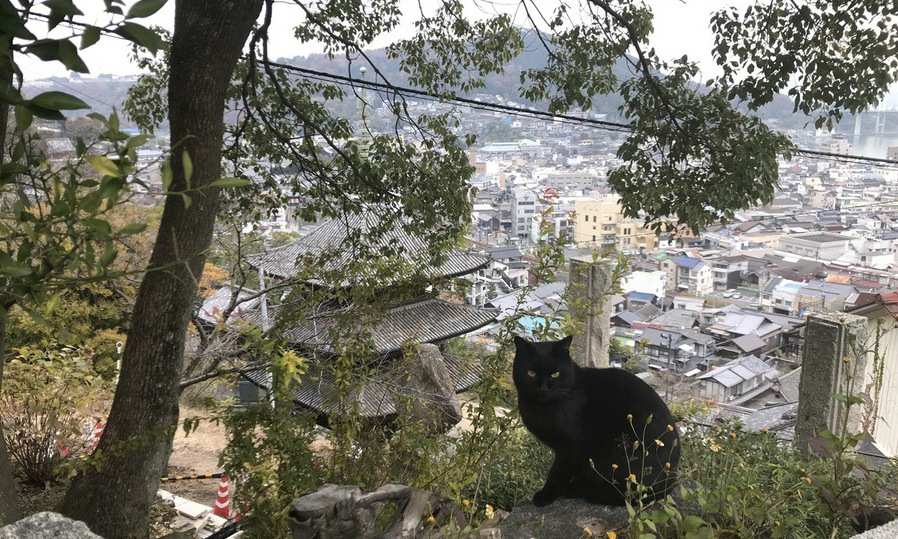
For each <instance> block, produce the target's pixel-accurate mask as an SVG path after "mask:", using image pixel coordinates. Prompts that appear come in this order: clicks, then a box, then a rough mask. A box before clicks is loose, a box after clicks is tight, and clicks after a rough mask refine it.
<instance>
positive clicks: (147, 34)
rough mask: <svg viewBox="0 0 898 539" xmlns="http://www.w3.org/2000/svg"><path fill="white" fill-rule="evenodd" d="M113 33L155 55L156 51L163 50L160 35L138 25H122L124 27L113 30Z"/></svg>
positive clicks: (130, 23)
mask: <svg viewBox="0 0 898 539" xmlns="http://www.w3.org/2000/svg"><path fill="white" fill-rule="evenodd" d="M113 32H115V33H116V34H118V35H120V36H122V37H123V38H125V39H127V40H128V41H132V42H134V43H137V44H138V45H140V46H141V47H144V48H146V49H147V50H149V51H150V52H152V53H153V54H155V53H156V51H158V50H159V49H160V48H162V38H161V37H159V34H157V33H156V32H154V31H152V30H150V29H149V28H147V27H145V26H141V25H139V24H137V23H133V22H126V23H122V25H121V26H119V27H118V28H116V29H115V30H113Z"/></svg>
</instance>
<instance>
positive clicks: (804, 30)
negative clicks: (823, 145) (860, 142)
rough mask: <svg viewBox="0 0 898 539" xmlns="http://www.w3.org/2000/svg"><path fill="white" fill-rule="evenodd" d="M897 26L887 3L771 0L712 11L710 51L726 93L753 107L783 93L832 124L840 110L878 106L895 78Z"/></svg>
mask: <svg viewBox="0 0 898 539" xmlns="http://www.w3.org/2000/svg"><path fill="white" fill-rule="evenodd" d="M896 24H898V6H896V5H895V4H894V3H890V2H880V1H878V0H864V1H859V2H847V3H842V4H837V5H833V3H832V2H826V1H823V0H810V1H806V2H786V1H784V0H774V1H770V2H763V3H756V4H753V5H752V6H750V7H748V8H746V9H745V11H743V12H740V11H739V10H737V9H735V8H727V9H722V10H720V11H718V12H717V13H716V14H715V15H714V17H712V19H711V29H712V30H713V31H714V33H715V43H714V49H713V53H714V58H715V60H716V62H717V65H718V66H719V67H720V69H722V70H723V75H722V77H721V81H722V82H723V83H725V84H726V85H727V86H728V87H729V89H728V92H727V97H728V98H730V99H739V100H741V101H744V102H746V103H747V104H748V106H749V107H751V108H752V109H757V108H758V107H759V106H761V105H763V104H765V103H769V102H770V101H771V100H772V99H773V98H774V97H775V96H776V95H777V94H778V93H779V92H782V91H786V93H787V94H788V95H789V97H791V98H792V101H793V103H794V105H795V110H796V111H801V112H803V113H805V114H809V115H814V116H816V117H815V118H814V124H815V127H817V128H820V127H823V126H826V127H828V128H830V129H831V128H832V126H833V123H834V122H838V120H840V119H841V118H842V115H843V114H844V113H845V112H850V113H852V114H853V113H857V112H860V111H863V110H866V109H868V108H872V107H874V106H876V105H877V104H879V103H880V102H881V101H882V99H883V97H884V96H885V94H886V92H887V91H888V87H889V85H891V84H892V83H893V82H894V81H895V80H898V33H896V32H895V27H896ZM773 29H776V30H775V31H772V30H773Z"/></svg>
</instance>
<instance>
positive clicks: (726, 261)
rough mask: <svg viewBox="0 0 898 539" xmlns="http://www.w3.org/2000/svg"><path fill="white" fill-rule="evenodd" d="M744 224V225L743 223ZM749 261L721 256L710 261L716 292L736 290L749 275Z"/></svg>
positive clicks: (742, 258) (738, 257) (739, 257)
mask: <svg viewBox="0 0 898 539" xmlns="http://www.w3.org/2000/svg"><path fill="white" fill-rule="evenodd" d="M743 224H744V223H743ZM748 262H749V259H748V258H747V257H744V256H721V257H719V258H715V259H713V260H710V263H711V267H712V268H713V272H714V290H729V289H730V288H736V287H737V286H739V284H740V283H741V282H742V276H743V275H745V274H746V273H748V269H749V265H748Z"/></svg>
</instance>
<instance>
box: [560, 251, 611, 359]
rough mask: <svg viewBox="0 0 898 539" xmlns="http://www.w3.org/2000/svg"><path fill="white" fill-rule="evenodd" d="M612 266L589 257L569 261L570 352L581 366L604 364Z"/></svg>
mask: <svg viewBox="0 0 898 539" xmlns="http://www.w3.org/2000/svg"><path fill="white" fill-rule="evenodd" d="M610 289H611V270H610V268H609V267H608V264H607V263H604V262H602V261H595V262H594V261H593V260H592V258H591V257H574V258H571V261H570V282H569V283H568V290H567V303H568V308H569V309H570V312H571V317H572V318H573V319H574V322H575V326H576V329H577V331H576V333H575V334H574V341H573V343H572V344H571V355H572V357H573V359H574V361H575V362H577V364H578V365H580V366H581V367H597V368H602V367H607V366H608V347H609V345H610V344H611V340H610V339H611V312H610V311H611V308H610V301H609V300H610V298H611V292H610Z"/></svg>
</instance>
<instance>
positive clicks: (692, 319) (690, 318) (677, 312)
mask: <svg viewBox="0 0 898 539" xmlns="http://www.w3.org/2000/svg"><path fill="white" fill-rule="evenodd" d="M650 322H651V325H652V326H655V327H660V328H674V329H680V328H696V327H698V326H699V325H701V324H700V323H699V314H698V313H697V312H695V311H687V310H686V309H671V310H669V311H667V312H666V313H663V314H660V315H658V316H657V317H655V318H653V319H651V320H650Z"/></svg>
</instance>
